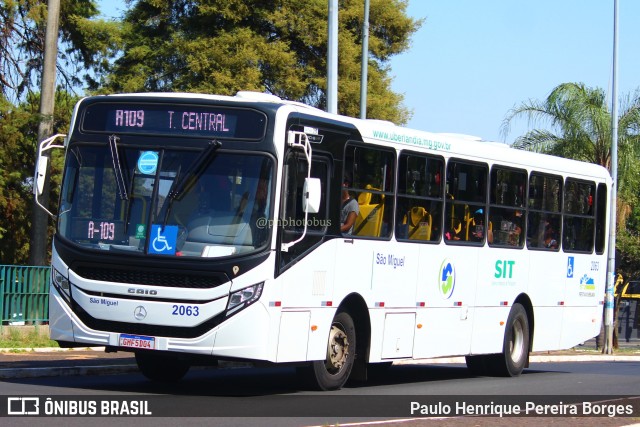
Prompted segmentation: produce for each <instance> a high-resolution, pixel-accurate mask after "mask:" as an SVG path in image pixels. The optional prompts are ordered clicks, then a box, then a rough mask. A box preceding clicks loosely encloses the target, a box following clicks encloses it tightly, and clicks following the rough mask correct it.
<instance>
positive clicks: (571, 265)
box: [567, 256, 575, 278]
mask: <svg viewBox="0 0 640 427" xmlns="http://www.w3.org/2000/svg"><path fill="white" fill-rule="evenodd" d="M574 266H575V260H574V258H573V257H572V256H570V257H569V259H568V260H567V277H568V278H572V277H573V268H574Z"/></svg>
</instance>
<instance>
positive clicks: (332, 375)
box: [311, 311, 356, 390]
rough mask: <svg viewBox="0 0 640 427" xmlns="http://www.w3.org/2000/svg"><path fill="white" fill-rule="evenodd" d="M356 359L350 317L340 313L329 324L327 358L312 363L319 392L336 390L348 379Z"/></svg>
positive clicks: (354, 334) (353, 328) (352, 324)
mask: <svg viewBox="0 0 640 427" xmlns="http://www.w3.org/2000/svg"><path fill="white" fill-rule="evenodd" d="M355 357H356V328H355V326H354V323H353V319H352V318H351V316H350V315H349V314H348V313H346V312H344V311H342V312H339V313H337V314H336V316H335V317H334V318H333V322H332V323H331V330H330V331H329V338H328V339H327V358H326V359H325V360H321V361H320V360H319V361H315V362H313V363H312V366H311V373H312V375H313V379H314V382H315V383H316V385H317V386H318V388H320V390H338V389H340V388H342V386H343V385H344V384H345V383H346V382H347V380H348V379H349V375H350V374H351V369H352V368H353V362H354V361H355Z"/></svg>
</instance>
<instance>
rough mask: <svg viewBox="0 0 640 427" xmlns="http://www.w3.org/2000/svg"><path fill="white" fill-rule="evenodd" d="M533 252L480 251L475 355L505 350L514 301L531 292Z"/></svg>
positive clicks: (487, 249)
mask: <svg viewBox="0 0 640 427" xmlns="http://www.w3.org/2000/svg"><path fill="white" fill-rule="evenodd" d="M529 268H530V267H529V253H528V252H527V251H524V250H518V249H507V248H505V249H500V248H485V249H484V250H482V251H480V259H479V262H478V276H477V277H478V284H477V289H476V297H475V301H476V310H475V316H474V323H473V334H472V341H471V354H488V353H499V352H501V351H502V346H503V341H504V333H505V324H506V322H507V319H508V317H509V312H510V311H511V307H512V306H513V302H514V301H515V299H516V297H517V296H518V295H520V294H527V293H528V291H529V282H528V278H529Z"/></svg>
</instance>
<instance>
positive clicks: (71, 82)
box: [0, 0, 120, 104]
mask: <svg viewBox="0 0 640 427" xmlns="http://www.w3.org/2000/svg"><path fill="white" fill-rule="evenodd" d="M97 15H98V8H97V6H96V0H61V4H60V31H59V34H60V37H59V40H60V41H59V54H58V63H57V72H58V76H59V78H58V81H59V82H60V84H61V85H62V86H63V87H64V88H66V90H67V91H71V92H73V91H74V90H75V89H78V88H79V87H80V86H81V85H83V84H85V85H87V86H88V87H93V88H95V86H96V77H95V75H100V74H101V73H103V72H104V71H105V70H106V68H107V66H108V65H109V61H110V60H111V59H112V58H113V57H114V56H115V55H116V54H117V52H118V46H119V45H118V42H119V36H120V24H119V23H117V22H108V21H104V20H99V19H95V17H96V16H97ZM46 21H47V1H46V0H12V1H4V2H0V83H1V84H0V88H1V89H0V94H2V95H4V97H5V98H6V100H7V101H9V102H11V103H13V104H16V103H18V102H20V101H24V99H25V95H26V94H30V93H32V92H34V88H39V87H40V75H41V72H42V63H43V58H44V33H45V27H46ZM36 92H37V90H36Z"/></svg>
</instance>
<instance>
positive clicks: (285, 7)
mask: <svg viewBox="0 0 640 427" xmlns="http://www.w3.org/2000/svg"><path fill="white" fill-rule="evenodd" d="M132 3H133V7H132V8H131V9H130V10H129V11H128V12H126V14H125V16H124V32H123V46H124V49H123V54H122V56H121V57H120V58H119V59H118V60H116V61H115V63H114V67H113V69H112V72H111V73H110V74H108V75H107V76H106V77H105V79H104V85H105V87H104V89H103V90H101V92H113V91H116V92H139V91H142V92H145V91H185V92H203V93H215V94H223V95H233V94H235V93H236V92H237V91H239V90H255V91H261V92H268V93H271V94H274V95H277V96H280V97H282V98H285V99H290V100H296V101H301V102H305V103H307V104H310V105H314V106H316V107H318V108H324V107H325V104H326V93H325V91H326V68H327V67H326V61H327V58H326V56H327V14H328V4H327V1H326V0H288V1H283V0H280V1H278V0H270V1H264V0H211V1H204V0H169V1H156V0H138V1H135V2H132ZM406 7H407V1H406V0H373V1H371V8H370V38H369V46H370V60H369V70H370V71H369V86H368V87H369V95H368V100H369V102H368V108H367V110H368V112H369V115H370V116H371V117H376V118H378V119H386V120H391V121H394V122H396V123H406V121H407V120H408V118H409V117H410V112H409V111H408V110H407V109H406V108H405V107H403V106H402V100H403V96H402V95H400V94H396V93H394V92H393V91H392V90H391V78H390V77H389V75H388V74H389V68H388V66H387V62H388V60H389V58H390V57H391V56H393V55H396V54H398V53H401V52H402V51H404V50H405V49H407V47H408V46H409V38H410V36H411V35H412V34H413V33H414V32H415V31H416V30H417V29H418V28H419V26H420V25H421V23H422V21H416V20H413V19H411V18H409V17H407V16H406V14H405V11H406ZM363 12H364V10H363V4H362V2H361V1H349V0H345V1H342V2H341V6H340V10H339V61H338V62H339V72H338V73H339V82H338V110H339V112H341V113H342V114H346V115H350V116H357V115H358V112H359V109H360V107H359V91H360V59H361V48H360V43H361V34H362V25H363V22H362V20H363V16H362V15H363Z"/></svg>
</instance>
